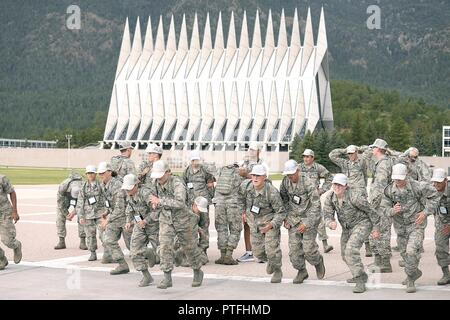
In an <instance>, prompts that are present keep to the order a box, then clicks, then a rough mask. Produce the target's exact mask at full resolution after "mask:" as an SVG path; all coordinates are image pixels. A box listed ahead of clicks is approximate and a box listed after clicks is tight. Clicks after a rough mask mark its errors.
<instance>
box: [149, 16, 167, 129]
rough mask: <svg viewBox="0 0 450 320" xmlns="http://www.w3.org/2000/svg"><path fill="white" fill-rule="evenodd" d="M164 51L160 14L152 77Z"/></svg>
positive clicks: (151, 70)
mask: <svg viewBox="0 0 450 320" xmlns="http://www.w3.org/2000/svg"><path fill="white" fill-rule="evenodd" d="M164 51H165V49H164V28H163V22H162V16H159V24H158V31H157V34H156V42H155V52H154V54H153V61H152V67H151V69H150V79H151V78H153V75H154V73H155V71H156V69H157V68H158V65H159V63H160V62H161V58H162V57H163V56H164ZM152 130H153V129H152Z"/></svg>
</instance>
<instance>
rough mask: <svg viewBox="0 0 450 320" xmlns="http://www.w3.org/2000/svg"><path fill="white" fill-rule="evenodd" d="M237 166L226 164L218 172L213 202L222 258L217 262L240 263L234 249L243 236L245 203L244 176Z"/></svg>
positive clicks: (226, 263)
mask: <svg viewBox="0 0 450 320" xmlns="http://www.w3.org/2000/svg"><path fill="white" fill-rule="evenodd" d="M237 167H238V165H237V164H233V165H228V166H224V167H222V168H221V169H220V170H219V171H218V173H217V184H216V188H215V195H214V199H213V203H214V207H215V209H214V213H215V219H214V220H215V227H216V230H217V247H218V248H219V250H220V258H219V259H217V260H216V261H215V263H216V264H225V265H236V264H238V262H237V261H236V260H234V259H233V251H234V250H235V249H236V247H237V245H238V244H239V240H240V237H241V231H242V213H243V212H244V205H243V199H241V195H240V185H241V183H242V181H243V178H242V177H241V176H240V175H239V172H238V170H239V169H238V168H237Z"/></svg>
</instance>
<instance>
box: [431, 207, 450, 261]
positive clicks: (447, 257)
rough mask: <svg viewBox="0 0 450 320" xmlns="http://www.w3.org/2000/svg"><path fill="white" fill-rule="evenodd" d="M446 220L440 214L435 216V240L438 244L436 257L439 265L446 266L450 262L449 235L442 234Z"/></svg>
mask: <svg viewBox="0 0 450 320" xmlns="http://www.w3.org/2000/svg"><path fill="white" fill-rule="evenodd" d="M444 225H445V224H444V222H443V221H442V219H441V218H439V216H438V215H435V216H434V226H435V232H434V242H435V244H436V251H435V255H436V259H437V262H438V264H439V266H440V267H441V268H442V267H446V266H448V265H449V264H450V254H449V237H450V236H449V235H447V236H446V235H444V234H442V228H443V227H444Z"/></svg>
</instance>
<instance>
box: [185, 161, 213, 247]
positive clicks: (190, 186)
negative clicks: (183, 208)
mask: <svg viewBox="0 0 450 320" xmlns="http://www.w3.org/2000/svg"><path fill="white" fill-rule="evenodd" d="M182 179H183V181H184V183H185V185H186V186H187V193H188V203H189V204H192V203H193V202H194V199H195V198H196V197H198V196H202V197H205V198H206V199H207V200H208V203H209V204H211V193H210V190H209V188H208V186H207V183H208V182H214V176H213V175H212V174H211V173H210V172H208V170H206V168H205V166H202V165H200V167H199V168H198V170H197V171H196V172H194V170H193V168H192V166H191V165H189V166H188V167H187V168H186V170H184V173H183V176H182ZM199 226H200V228H201V229H202V232H201V233H200V247H201V248H202V249H203V250H204V251H205V252H206V249H208V248H209V210H208V212H202V213H201V214H200V222H199Z"/></svg>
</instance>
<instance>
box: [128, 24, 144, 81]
mask: <svg viewBox="0 0 450 320" xmlns="http://www.w3.org/2000/svg"><path fill="white" fill-rule="evenodd" d="M141 53H142V39H141V23H140V22H139V17H138V18H137V21H136V30H135V32H134V38H133V45H132V47H131V54H130V63H129V64H128V71H127V79H129V78H130V75H131V72H133V70H134V67H135V66H136V64H137V62H138V60H139V57H140V56H141Z"/></svg>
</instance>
